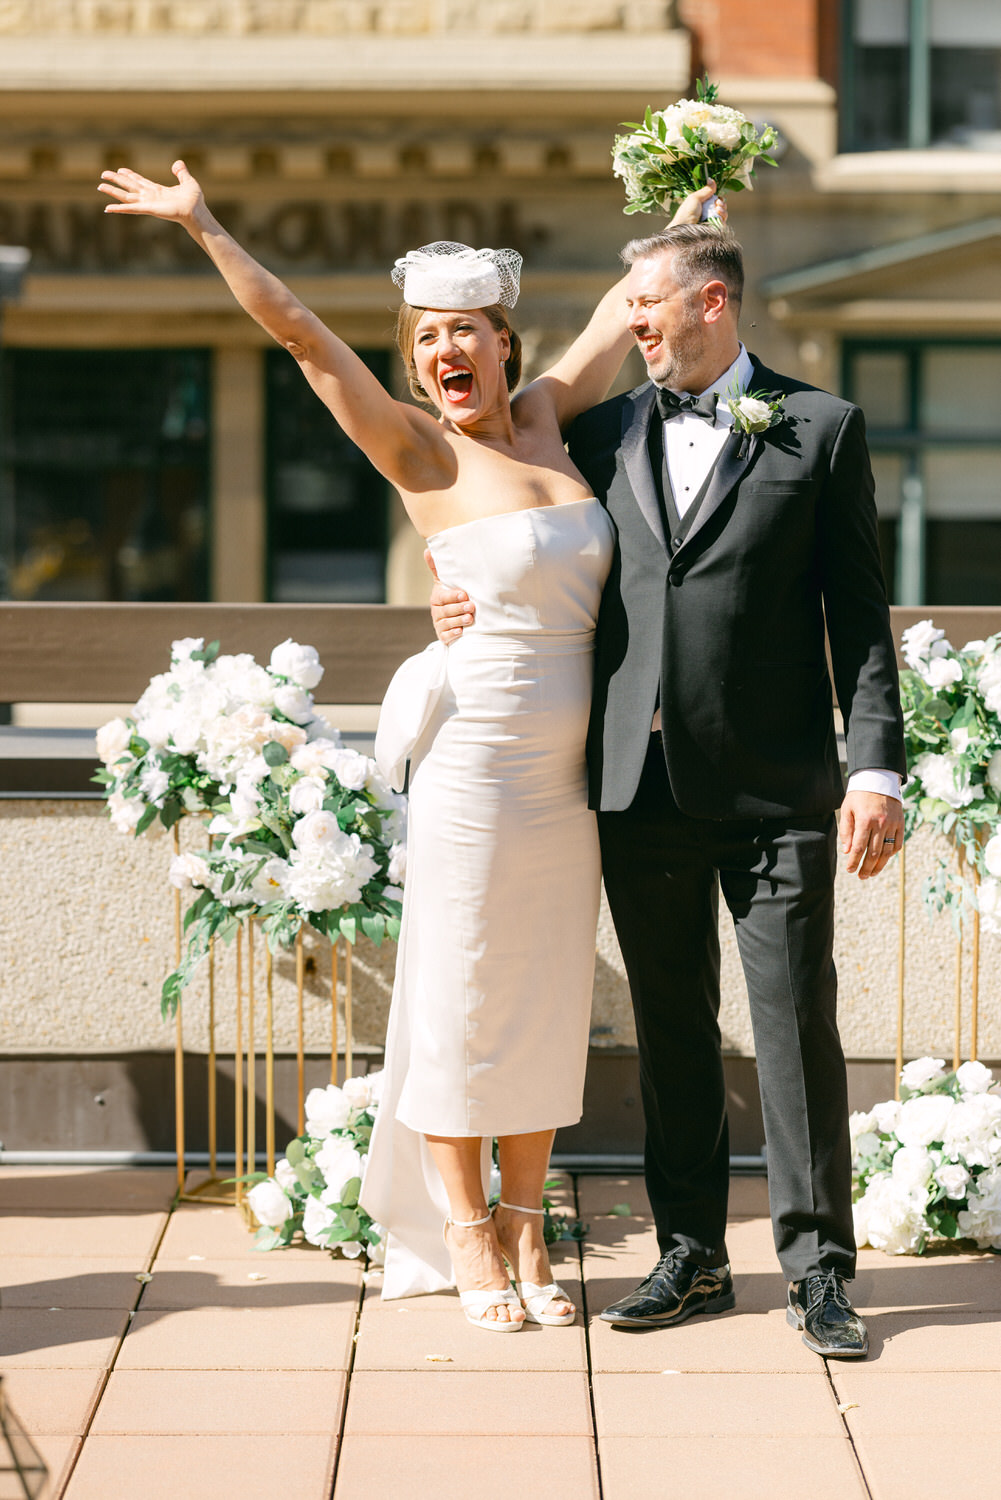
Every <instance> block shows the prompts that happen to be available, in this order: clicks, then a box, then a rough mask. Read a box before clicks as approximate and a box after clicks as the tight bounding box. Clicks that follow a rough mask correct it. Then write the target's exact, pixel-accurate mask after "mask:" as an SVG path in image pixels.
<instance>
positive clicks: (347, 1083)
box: [343, 1074, 372, 1114]
mask: <svg viewBox="0 0 1001 1500" xmlns="http://www.w3.org/2000/svg"><path fill="white" fill-rule="evenodd" d="M343 1093H344V1097H345V1098H346V1099H347V1101H348V1103H349V1104H350V1106H351V1108H352V1110H354V1111H357V1112H358V1113H359V1114H360V1113H361V1111H362V1110H364V1109H367V1108H368V1106H369V1105H370V1104H371V1102H372V1090H371V1087H370V1086H369V1081H368V1079H367V1078H366V1077H365V1076H364V1074H363V1075H362V1076H360V1077H358V1078H346V1079H345V1080H344V1089H343Z"/></svg>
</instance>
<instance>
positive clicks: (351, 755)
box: [330, 750, 369, 792]
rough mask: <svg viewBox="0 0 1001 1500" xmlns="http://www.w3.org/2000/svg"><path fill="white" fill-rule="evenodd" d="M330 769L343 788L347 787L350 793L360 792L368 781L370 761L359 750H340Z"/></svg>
mask: <svg viewBox="0 0 1001 1500" xmlns="http://www.w3.org/2000/svg"><path fill="white" fill-rule="evenodd" d="M330 769H331V770H332V771H333V773H334V775H335V776H336V777H337V780H338V781H339V782H340V784H341V786H345V787H347V789H348V791H349V792H360V791H361V789H362V787H363V786H364V785H365V782H366V781H367V780H368V773H369V760H368V757H367V756H365V755H359V754H358V751H357V750H338V752H337V755H336V757H335V759H334V760H333V762H332V763H331V766H330Z"/></svg>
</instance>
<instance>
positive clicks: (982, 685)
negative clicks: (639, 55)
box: [977, 655, 1001, 714]
mask: <svg viewBox="0 0 1001 1500" xmlns="http://www.w3.org/2000/svg"><path fill="white" fill-rule="evenodd" d="M977 687H978V688H979V689H980V691H981V692H982V693H983V695H984V702H985V703H986V705H987V707H988V708H989V709H990V711H991V713H994V714H996V713H1001V658H999V657H998V656H996V655H993V656H989V657H987V658H986V660H985V661H984V664H983V666H982V667H980V669H979V671H978V672H977Z"/></svg>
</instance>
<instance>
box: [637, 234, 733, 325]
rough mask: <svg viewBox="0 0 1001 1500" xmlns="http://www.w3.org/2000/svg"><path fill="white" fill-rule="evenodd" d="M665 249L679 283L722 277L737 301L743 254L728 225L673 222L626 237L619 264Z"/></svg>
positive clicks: (663, 252) (688, 284)
mask: <svg viewBox="0 0 1001 1500" xmlns="http://www.w3.org/2000/svg"><path fill="white" fill-rule="evenodd" d="M668 253H671V254H673V255H674V270H675V275H676V276H677V280H678V284H679V286H683V287H692V286H704V285H705V284H706V282H707V281H722V283H723V285H724V286H725V287H726V290H727V293H728V295H729V297H730V299H731V300H732V301H733V302H735V303H737V305H738V306H739V305H740V301H741V298H742V297H743V295H744V254H743V251H742V250H741V248H740V242H739V241H738V240H737V239H736V238H735V236H734V235H732V234H731V233H730V231H729V230H728V229H721V228H720V227H719V226H718V225H716V224H675V225H673V226H669V227H668V228H667V229H662V230H661V231H660V233H659V234H650V235H647V236H646V238H644V239H637V240H630V241H629V243H628V245H626V246H624V248H623V249H622V251H621V259H622V264H623V265H625V266H631V265H634V264H635V262H636V261H638V260H655V259H656V258H657V257H658V256H659V255H667V254H668Z"/></svg>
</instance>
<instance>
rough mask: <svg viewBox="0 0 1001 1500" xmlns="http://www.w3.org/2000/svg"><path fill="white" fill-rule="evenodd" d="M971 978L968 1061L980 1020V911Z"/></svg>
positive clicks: (975, 880)
mask: <svg viewBox="0 0 1001 1500" xmlns="http://www.w3.org/2000/svg"><path fill="white" fill-rule="evenodd" d="M973 889H974V891H975V892H976V893H978V894H979V891H980V871H979V870H978V869H977V867H976V866H975V865H974V867H973ZM971 962H972V966H973V977H972V980H971V983H970V1059H971V1061H974V1062H975V1061H976V1057H977V1043H978V1037H977V1023H978V1021H979V1019H980V911H979V909H978V910H977V911H975V912H974V913H973V957H972V960H971Z"/></svg>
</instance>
